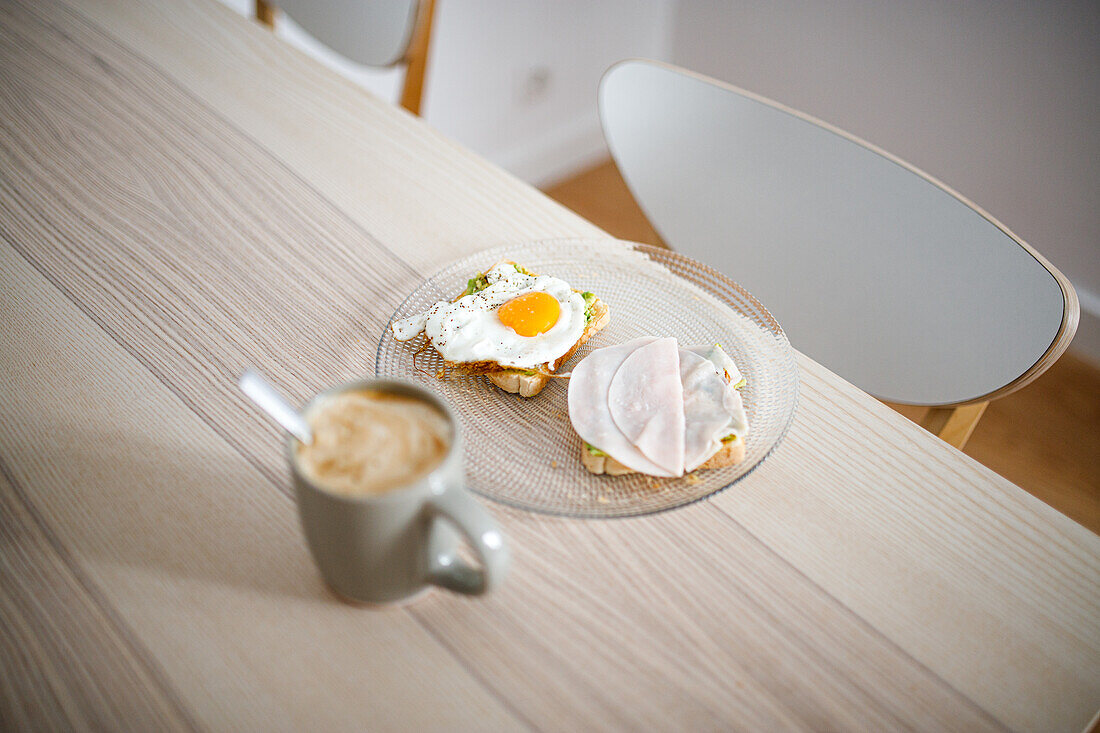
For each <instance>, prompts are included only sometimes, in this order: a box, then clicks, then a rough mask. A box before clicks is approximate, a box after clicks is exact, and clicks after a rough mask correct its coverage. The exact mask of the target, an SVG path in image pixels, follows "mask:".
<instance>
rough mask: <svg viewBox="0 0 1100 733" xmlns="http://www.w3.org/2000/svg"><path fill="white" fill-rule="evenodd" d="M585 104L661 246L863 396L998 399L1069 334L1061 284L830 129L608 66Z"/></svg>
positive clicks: (649, 70) (1072, 309) (1011, 242)
mask: <svg viewBox="0 0 1100 733" xmlns="http://www.w3.org/2000/svg"><path fill="white" fill-rule="evenodd" d="M599 108H600V118H601V120H602V123H603V128H604V135H605V136H606V138H607V142H608V145H609V147H610V149H611V153H612V155H613V157H614V159H615V161H616V163H617V164H618V166H619V168H620V170H621V171H622V174H623V176H624V178H625V179H626V181H627V184H628V185H629V187H630V189H631V191H632V192H633V194H634V196H635V197H636V199H637V200H638V202H639V204H640V205H641V206H642V208H643V209H644V210H645V212H646V214H647V215H648V216H649V218H650V220H651V222H652V223H653V224H654V226H655V227H656V228H657V230H658V231H659V232H660V233H661V235H662V237H664V239H665V241H666V242H668V243H669V245H670V246H672V247H673V248H674V249H676V250H678V251H681V252H683V253H685V254H687V255H689V256H692V257H695V258H696V259H699V260H702V261H703V262H706V263H708V264H710V265H712V266H714V267H716V268H717V269H719V270H720V271H722V272H723V273H725V274H726V275H728V276H729V277H731V278H733V279H734V280H736V281H737V282H739V283H741V284H742V285H743V286H744V287H746V288H747V289H748V290H750V291H751V292H752V293H753V294H754V295H756V296H757V297H758V298H759V299H760V300H761V302H763V303H764V305H765V306H766V307H767V308H768V309H769V310H771V312H772V313H773V315H775V317H776V318H777V319H778V320H779V322H780V324H782V326H783V328H784V330H785V331H786V332H787V334H788V336H789V337H790V339H791V342H792V344H793V345H794V346H795V347H796V348H798V349H800V350H801V351H803V352H804V353H806V354H807V355H809V356H810V357H812V358H814V359H815V360H817V361H818V362H820V363H822V364H823V365H825V366H826V367H828V368H829V369H831V370H833V371H834V372H836V373H838V374H840V375H841V376H843V377H844V378H846V379H848V380H849V381H851V382H852V383H854V384H855V385H857V386H859V387H861V388H862V389H864V390H866V391H868V392H870V393H871V394H874V395H876V396H878V397H880V398H882V399H886V400H891V401H894V402H900V403H908V404H918V405H952V404H959V403H965V402H970V401H975V400H978V399H985V398H989V397H995V396H999V395H1001V394H1005V393H1007V392H1008V391H1011V390H1012V389H1015V388H1018V387H1019V386H1022V385H1023V384H1025V383H1026V382H1028V381H1030V380H1031V379H1033V378H1034V377H1035V376H1037V375H1038V373H1041V371H1042V370H1043V369H1045V368H1046V366H1049V364H1050V363H1052V362H1053V361H1054V360H1055V359H1056V358H1057V357H1058V356H1059V355H1060V354H1061V353H1062V352H1063V351H1064V350H1065V348H1066V346H1068V344H1069V341H1070V339H1071V338H1072V336H1073V333H1074V330H1075V329H1076V324H1077V318H1078V313H1079V311H1078V304H1077V296H1076V294H1075V293H1074V291H1073V287H1072V286H1071V285H1070V284H1069V281H1068V280H1066V278H1065V277H1064V276H1063V275H1061V273H1059V272H1058V271H1057V270H1055V269H1054V268H1053V267H1052V266H1051V265H1050V264H1049V263H1048V262H1046V260H1044V259H1043V258H1042V257H1041V256H1040V255H1039V254H1038V253H1037V252H1035V251H1034V250H1033V249H1031V248H1030V247H1028V246H1027V245H1026V244H1024V243H1023V242H1022V241H1020V240H1019V239H1018V238H1017V237H1015V236H1014V235H1013V234H1011V232H1009V231H1008V230H1007V229H1006V228H1005V227H1003V226H1002V225H1001V224H999V223H998V222H997V221H996V220H994V219H992V218H991V217H990V216H989V215H988V214H986V213H985V212H983V211H981V210H979V209H978V208H977V207H976V206H974V205H973V204H971V203H969V202H968V201H966V200H965V199H963V198H962V197H960V196H959V195H958V194H956V193H954V192H953V191H951V190H949V189H948V188H946V187H945V186H944V185H942V184H940V183H938V182H937V181H935V180H933V179H932V178H930V177H929V176H927V175H925V174H924V173H922V172H920V171H918V170H917V169H915V168H913V167H912V166H909V165H908V164H906V163H904V162H903V161H900V160H898V159H897V158H894V157H892V156H890V155H888V154H886V153H884V152H883V151H881V150H878V149H876V148H874V147H873V146H871V145H869V144H868V143H865V142H863V141H861V140H858V139H856V138H854V137H853V136H851V135H848V134H847V133H844V132H843V131H841V130H838V129H836V128H833V127H830V126H828V125H826V124H824V123H822V122H820V121H817V120H814V119H812V118H810V117H808V116H806V115H803V114H801V113H798V112H796V111H794V110H791V109H787V108H785V107H783V106H781V105H778V104H776V103H774V102H771V101H769V100H766V99H763V98H761V97H758V96H756V95H753V94H750V93H748V92H745V91H743V90H739V89H736V88H734V87H731V86H729V85H726V84H723V83H721V82H717V81H715V80H712V79H707V78H705V77H702V76H699V75H697V74H693V73H691V72H687V71H685V70H682V69H677V68H675V67H671V66H668V65H666V64H660V63H657V62H649V61H626V62H621V63H619V64H617V65H615V66H613V67H612V68H611V69H610V70H609V71H608V72H607V73H606V74H605V75H604V78H603V80H602V81H601V83H600V90H599ZM1036 185H1038V184H1036Z"/></svg>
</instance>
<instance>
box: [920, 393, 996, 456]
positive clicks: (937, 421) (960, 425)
mask: <svg viewBox="0 0 1100 733" xmlns="http://www.w3.org/2000/svg"><path fill="white" fill-rule="evenodd" d="M988 406H989V403H988V402H978V403H976V404H973V405H963V406H962V407H932V408H929V410H928V412H927V413H926V414H925V416H924V418H923V419H921V421H920V426H921V427H922V428H924V429H925V430H927V431H928V432H930V433H933V434H934V435H937V436H939V438H940V439H941V440H943V441H945V442H947V443H950V444H951V445H953V446H955V447H956V448H958V449H959V450H962V449H963V446H965V445H966V441H968V440H970V434H971V433H973V432H974V428H975V427H977V425H978V420H980V419H981V417H982V414H983V413H984V412H985V408H986V407H988Z"/></svg>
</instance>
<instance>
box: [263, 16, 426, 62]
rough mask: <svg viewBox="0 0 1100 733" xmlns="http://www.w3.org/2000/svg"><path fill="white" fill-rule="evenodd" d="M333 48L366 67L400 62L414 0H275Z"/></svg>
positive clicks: (413, 21) (413, 23)
mask: <svg viewBox="0 0 1100 733" xmlns="http://www.w3.org/2000/svg"><path fill="white" fill-rule="evenodd" d="M274 4H275V5H277V6H279V8H280V9H281V10H283V11H284V12H285V13H286V14H287V15H289V16H290V17H291V18H292V19H293V20H294V22H295V23H297V24H298V25H300V26H302V27H303V28H305V29H306V30H307V31H308V32H309V33H310V34H311V35H312V36H313V37H314V38H316V39H317V40H319V41H321V42H322V43H324V44H325V45H326V46H328V47H329V48H331V49H332V50H333V51H336V52H337V53H339V54H341V55H342V56H345V57H347V58H349V59H351V60H352V61H355V62H356V63H360V64H366V65H368V66H392V65H394V64H396V63H397V62H399V61H401V60H402V58H404V56H405V51H406V49H407V48H408V46H409V41H410V40H411V39H412V33H413V29H414V27H415V26H416V13H417V8H418V2H417V0H276V2H274Z"/></svg>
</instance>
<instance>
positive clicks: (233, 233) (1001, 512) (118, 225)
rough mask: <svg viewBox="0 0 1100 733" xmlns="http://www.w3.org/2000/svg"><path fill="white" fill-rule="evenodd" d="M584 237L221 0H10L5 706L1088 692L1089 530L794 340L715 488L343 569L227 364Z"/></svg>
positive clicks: (113, 713)
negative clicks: (745, 446) (756, 443)
mask: <svg viewBox="0 0 1100 733" xmlns="http://www.w3.org/2000/svg"><path fill="white" fill-rule="evenodd" d="M569 236H585V237H592V236H597V237H598V236H605V235H603V233H602V232H600V231H599V230H598V229H597V228H595V227H594V226H592V225H591V224H589V223H587V222H586V221H584V220H583V219H581V218H579V217H578V216H576V215H575V214H572V213H570V212H569V211H567V210H565V209H564V208H562V207H560V206H558V205H557V204H554V203H553V202H551V201H550V200H548V199H547V198H545V197H544V196H543V195H541V194H540V193H538V192H537V191H535V190H534V189H532V188H530V187H529V186H526V185H524V184H523V183H521V182H519V181H517V180H516V179H514V178H512V177H510V176H509V175H507V174H506V173H504V172H502V171H500V170H498V169H497V168H495V167H493V166H492V165H490V164H488V163H486V162H485V161H483V160H481V159H479V158H478V157H477V156H476V155H473V154H471V153H470V152H468V151H465V150H463V149H461V148H460V147H458V146H456V145H455V144H453V143H451V142H449V141H448V140H446V139H444V138H443V137H442V136H441V135H439V134H438V133H436V132H434V131H433V130H432V129H431V128H429V127H428V126H427V125H425V124H424V123H423V122H421V121H420V120H418V119H416V118H413V117H412V116H410V115H408V114H406V113H404V112H402V111H400V110H399V109H397V108H395V107H393V106H391V105H388V104H384V103H382V102H380V101H378V100H376V99H374V98H372V97H370V96H369V95H368V94H366V93H365V92H363V91H361V90H359V89H357V88H355V87H354V86H353V85H351V84H350V83H349V82H347V81H345V80H342V79H340V78H339V77H337V76H336V75H334V74H332V73H330V72H328V71H327V70H325V69H323V68H322V67H320V66H319V65H318V64H317V63H315V62H313V61H311V60H309V59H307V58H305V57H304V56H302V55H301V54H300V53H298V52H297V51H295V50H293V49H291V48H289V47H288V46H286V45H285V44H283V43H282V42H280V41H279V40H278V39H277V38H275V37H273V36H272V34H270V33H269V32H267V31H266V30H264V29H263V28H261V27H260V26H258V25H257V24H255V23H252V22H250V21H248V20H246V19H244V18H241V17H238V16H236V15H234V14H233V13H232V12H230V11H228V10H226V9H224V8H222V7H221V6H219V5H217V4H215V3H213V2H209V1H207V0H203V1H201V2H199V1H197V0H196V1H194V2H192V1H190V0H172V1H171V2H168V1H165V2H162V3H160V4H158V5H149V4H139V3H137V2H134V1H133V0H85V1H83V2H80V3H75V2H74V3H73V4H72V5H66V4H61V3H55V2H39V1H38V0H25V1H24V2H4V3H2V4H0V239H2V241H0V282H2V285H0V287H2V289H3V297H2V298H0V728H4V729H21V728H34V729H40V728H55V727H56V728H69V727H75V728H85V727H93V728H102V729H136V730H154V729H156V730H159V729H177V728H179V729H191V728H198V729H212V730H265V731H268V730H280V729H290V730H328V729H354V730H363V729H371V730H374V729H378V730H382V729H407V730H418V729H450V730H476V729H528V728H530V729H539V730H543V729H545V730H587V729H604V728H608V729H647V730H664V729H692V730H694V729H731V728H744V729H752V730H774V729H779V728H782V729H788V728H794V729H817V730H836V729H863V730H881V729H893V728H900V727H915V728H924V729H936V730H942V729H956V730H981V729H999V728H1012V729H1022V730H1060V731H1076V730H1081V729H1082V728H1084V727H1085V726H1086V725H1087V724H1088V723H1089V721H1090V720H1091V719H1092V718H1093V716H1094V714H1095V713H1096V711H1097V708H1098V707H1100V538H1098V537H1097V536H1096V535H1093V534H1092V533H1090V532H1089V531H1087V530H1085V529H1084V528H1082V527H1081V526H1079V525H1077V524H1075V523H1073V522H1072V521H1070V520H1069V519H1067V518H1066V517H1064V516H1062V515H1061V514H1059V513H1057V512H1056V511H1054V510H1053V509H1051V508H1049V507H1047V506H1046V505H1044V504H1042V503H1040V502H1039V501H1038V500H1036V499H1034V498H1032V497H1031V496H1029V495H1028V494H1026V493H1025V492H1023V491H1022V490H1020V489H1019V488H1017V487H1016V486H1014V485H1012V484H1010V483H1008V482H1007V481H1005V480H1003V479H1001V478H999V477H997V476H996V475H994V474H993V473H991V472H990V471H988V470H986V469H984V468H983V467H982V466H980V465H978V464H977V463H975V462H974V461H972V460H970V459H968V458H967V457H966V456H964V455H963V454H961V453H959V452H958V451H956V450H954V449H952V448H950V447H948V446H947V445H945V444H943V443H940V442H938V441H937V440H936V439H935V438H933V437H931V436H929V435H927V434H925V433H923V432H921V431H920V430H919V429H918V428H916V427H914V426H913V425H912V424H910V423H909V422H907V421H906V420H904V419H903V418H901V417H899V416H897V415H896V414H894V413H893V412H892V411H891V410H889V409H888V408H886V407H884V406H882V405H880V404H878V403H877V402H876V401H874V400H873V399H871V398H870V397H868V396H867V395H865V394H864V393H862V392H860V391H859V390H857V389H855V388H854V387H852V386H851V385H849V384H847V383H846V382H844V381H843V380H841V379H839V378H838V377H836V376H835V375H833V374H831V373H830V372H828V371H827V370H826V369H824V368H822V367H821V366H819V365H817V364H815V363H814V362H813V361H811V360H809V359H806V358H803V357H799V368H800V370H801V385H800V389H801V396H800V404H799V408H798V412H797V416H796V418H795V422H794V425H793V427H792V429H791V431H790V433H789V434H788V436H787V438H786V440H785V441H784V442H783V444H782V446H781V447H780V449H779V450H778V451H777V452H776V453H775V454H774V455H773V456H772V457H771V458H769V460H768V461H767V462H766V463H765V464H764V465H763V466H762V467H761V468H760V469H759V470H757V471H756V472H754V473H753V474H752V475H751V476H749V477H748V478H747V479H745V480H744V481H742V482H741V483H739V484H738V485H737V486H736V487H734V488H733V489H731V490H729V491H726V492H723V493H722V494H720V495H718V496H716V497H715V498H713V499H712V500H710V501H706V502H702V503H700V504H696V505H693V506H690V507H687V508H684V509H681V510H678V511H673V512H668V513H665V514H661V515H657V516H653V517H649V518H641V519H630V520H616V521H607V522H599V521H570V520H565V519H557V518H550V517H545V516H537V515H532V514H525V513H520V512H517V511H512V510H507V509H504V508H501V507H499V506H495V505H493V506H490V509H491V511H492V512H493V514H494V515H495V516H496V518H497V519H498V520H499V522H500V523H501V524H502V526H503V527H504V529H505V532H506V535H507V537H508V539H509V540H510V542H511V546H512V550H513V558H514V564H513V567H512V573H511V575H510V577H509V579H508V582H507V583H506V584H505V586H504V587H503V588H502V589H501V590H500V592H498V593H496V594H495V595H493V596H491V597H489V598H485V599H468V598H462V597H456V596H453V595H450V594H447V593H445V592H437V593H434V594H432V595H430V596H428V597H427V598H426V599H424V600H422V601H419V602H417V603H415V604H413V605H411V606H407V607H404V608H392V609H388V610H382V611H374V610H365V609H361V608H357V607H352V606H349V605H345V604H343V603H340V602H338V601H336V600H334V598H333V597H332V596H331V595H330V594H328V593H327V592H326V591H325V590H324V588H323V586H322V584H321V581H320V579H319V577H318V576H317V574H316V571H315V570H314V567H313V565H312V563H311V560H310V558H309V556H308V553H307V551H306V548H305V545H304V542H303V540H302V538H301V535H300V532H299V529H298V526H297V518H296V515H295V507H294V503H293V500H292V497H291V494H290V484H289V480H288V474H287V470H286V467H285V465H284V463H283V460H282V453H281V450H282V448H281V446H282V441H281V436H280V435H279V434H278V432H277V430H276V429H275V427H273V425H272V424H270V423H269V422H268V421H267V420H266V419H264V418H262V417H261V416H260V415H258V414H257V412H256V411H255V410H254V409H252V408H251V407H250V406H249V405H248V404H247V403H246V401H245V400H244V398H242V396H241V395H240V394H238V392H237V390H236V388H235V386H234V381H235V378H236V376H237V375H238V374H239V373H240V371H241V370H242V369H243V368H244V367H245V366H247V365H256V366H258V367H259V368H261V369H262V370H263V371H265V372H267V373H268V374H270V375H271V376H272V377H273V378H274V379H275V380H277V381H278V382H280V383H281V384H284V385H286V386H287V389H288V391H289V392H290V393H291V395H292V397H293V398H294V399H297V400H303V399H305V398H306V397H307V396H309V395H310V394H311V393H313V392H314V391H316V390H318V389H319V388H322V387H324V386H326V385H329V384H332V383H334V382H338V381H341V380H344V379H348V378H351V377H354V376H358V375H362V374H372V373H373V358H374V353H375V345H376V343H377V340H378V338H379V336H380V334H381V331H382V328H383V326H384V324H385V323H386V321H387V319H388V317H389V315H390V314H391V313H392V312H393V310H394V308H395V307H396V305H397V304H398V303H399V302H400V301H401V299H402V298H403V297H404V295H405V294H406V293H408V292H409V291H410V290H411V289H412V288H413V287H415V286H416V285H417V283H419V282H420V281H421V279H422V278H423V277H425V276H426V275H428V274H430V273H431V272H433V271H434V270H436V269H437V268H438V267H440V266H441V265H443V264H445V263H446V262H448V261H450V260H452V259H455V258H457V257H460V256H463V255H466V254H469V253H471V252H474V251H477V250H479V249H483V248H487V247H492V246H498V245H501V244H506V243H518V242H522V241H525V240H530V239H537V238H551V237H554V238H557V237H569ZM1020 429H1021V430H1027V429H1028V426H1027V425H1021V426H1020Z"/></svg>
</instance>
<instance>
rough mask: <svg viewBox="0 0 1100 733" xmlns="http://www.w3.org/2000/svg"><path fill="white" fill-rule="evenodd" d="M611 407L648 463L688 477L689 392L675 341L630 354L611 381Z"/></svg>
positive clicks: (659, 341) (653, 344) (661, 341)
mask: <svg viewBox="0 0 1100 733" xmlns="http://www.w3.org/2000/svg"><path fill="white" fill-rule="evenodd" d="M607 408H608V411H609V412H610V413H611V419H612V420H614V422H615V425H616V426H617V427H618V428H619V430H620V431H621V432H622V434H623V435H625V436H626V437H627V439H629V440H630V442H631V443H633V444H634V446H635V447H636V448H637V449H638V450H639V451H641V453H642V454H643V455H644V456H645V457H646V458H648V459H649V460H650V461H652V462H653V463H655V464H657V465H658V466H660V467H661V468H662V469H663V470H664V471H665V472H666V473H667V474H668V475H672V476H682V475H683V473H684V391H683V386H682V383H681V382H680V349H679V347H678V346H677V344H676V339H674V338H659V339H656V340H654V341H652V342H651V343H648V344H645V345H644V346H640V347H639V348H637V349H635V350H634V351H633V352H632V353H631V354H629V355H628V356H627V357H626V358H625V359H624V360H623V362H622V364H621V365H620V366H619V369H618V371H616V372H615V376H614V377H613V378H612V380H611V384H610V386H609V388H608V392H607Z"/></svg>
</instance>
